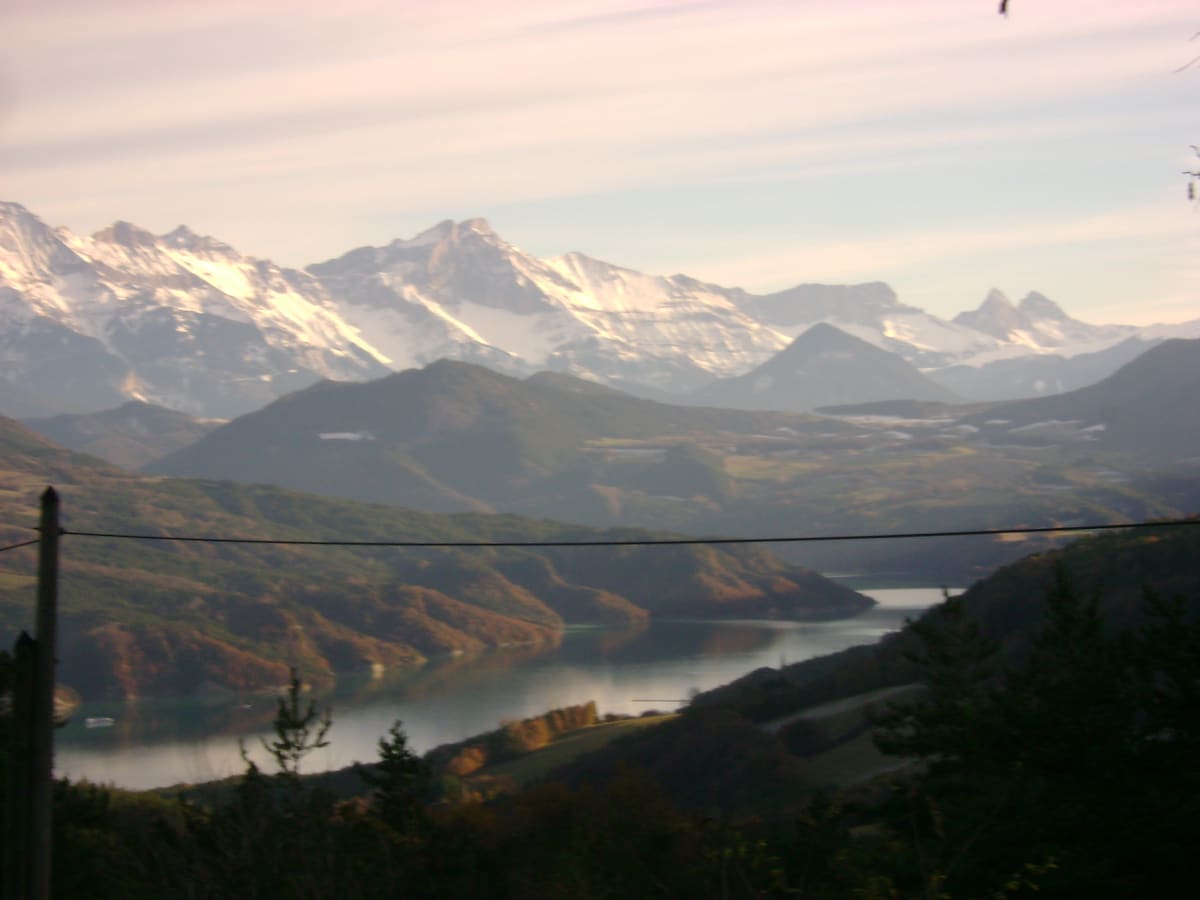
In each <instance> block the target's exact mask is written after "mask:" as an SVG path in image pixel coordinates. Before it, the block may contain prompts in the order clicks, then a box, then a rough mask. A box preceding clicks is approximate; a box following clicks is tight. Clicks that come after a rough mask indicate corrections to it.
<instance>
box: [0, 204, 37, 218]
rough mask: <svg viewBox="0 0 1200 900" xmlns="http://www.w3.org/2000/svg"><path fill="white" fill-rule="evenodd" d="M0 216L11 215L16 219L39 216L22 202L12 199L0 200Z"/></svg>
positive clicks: (7, 216)
mask: <svg viewBox="0 0 1200 900" xmlns="http://www.w3.org/2000/svg"><path fill="white" fill-rule="evenodd" d="M0 216H3V217H4V218H9V217H11V218H14V219H24V218H29V219H36V218H37V216H35V215H34V214H33V213H31V212H30V211H29V210H28V209H27V208H26V207H24V206H22V205H21V204H20V203H15V202H13V201H12V200H0Z"/></svg>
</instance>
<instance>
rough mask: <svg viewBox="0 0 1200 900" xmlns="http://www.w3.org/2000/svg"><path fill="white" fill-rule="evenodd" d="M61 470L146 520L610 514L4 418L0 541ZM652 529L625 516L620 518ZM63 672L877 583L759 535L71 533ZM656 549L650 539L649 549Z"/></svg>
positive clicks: (515, 639) (241, 670) (86, 516)
mask: <svg viewBox="0 0 1200 900" xmlns="http://www.w3.org/2000/svg"><path fill="white" fill-rule="evenodd" d="M46 484H54V485H55V486H56V487H57V488H58V489H59V492H60V494H61V496H62V500H63V511H64V525H65V527H66V528H67V529H68V530H69V531H70V530H76V531H103V532H119V533H134V534H144V535H180V534H183V535H199V536H226V537H245V538H266V537H270V538H283V539H304V540H314V539H315V540H358V541H425V542H429V541H435V542H437V541H514V540H515V541H539V540H548V539H554V540H566V541H572V540H585V539H596V538H603V537H604V536H605V533H604V532H598V531H596V530H594V529H588V528H582V527H574V526H566V525H562V524H558V523H555V522H550V521H546V520H532V519H524V518H520V517H516V516H480V515H458V516H444V515H437V514H430V513H418V512H412V511H406V510H399V509H395V508H389V507H383V506H370V505H366V504H361V503H352V502H346V501H337V500H330V499H324V498H320V497H316V496H311V495H305V494H299V493H295V492H292V491H286V490H281V489H278V488H272V487H264V486H257V487H243V486H239V485H235V484H230V483H227V482H218V481H202V480H187V479H166V478H161V477H149V476H139V475H133V474H130V473H128V472H124V471H121V470H119V469H116V468H113V467H111V466H109V465H107V464H105V463H102V462H101V461H99V460H97V459H95V458H94V457H90V456H85V455H80V454H76V453H73V452H71V451H68V450H65V449H63V448H61V447H58V446H56V445H54V444H52V443H51V442H49V441H48V440H46V439H45V438H42V437H40V436H38V435H36V434H34V433H33V432H31V431H29V430H28V429H26V428H24V427H22V426H20V425H18V424H17V423H15V422H13V421H11V420H6V419H0V523H2V524H0V541H3V542H4V543H16V542H18V541H21V540H25V539H28V537H29V536H30V535H31V533H32V532H31V531H30V528H31V527H32V526H33V525H34V524H36V520H37V496H38V494H39V493H40V492H41V490H42V488H43V487H44V486H45V485H46ZM639 534H641V535H646V534H647V532H634V531H629V530H626V531H624V532H622V537H635V536H637V535H639ZM62 554H63V565H62V588H61V607H62V608H61V622H62V628H63V634H62V639H61V642H60V655H61V659H62V666H61V677H62V679H63V680H64V681H65V682H66V683H68V684H70V685H72V686H73V687H75V688H77V689H78V690H79V691H81V692H82V693H84V694H85V695H87V696H100V695H123V696H132V695H141V694H154V693H190V692H193V691H196V690H200V689H204V688H211V687H218V688H232V689H243V688H246V689H253V688H263V687H268V686H272V685H278V684H280V683H282V682H283V681H284V680H286V675H287V667H288V665H289V664H296V665H299V666H300V667H301V669H302V671H303V672H304V673H305V674H306V677H308V678H310V679H313V680H318V681H323V680H328V678H329V677H330V676H331V674H332V673H333V672H335V671H339V670H353V669H365V668H372V667H374V668H379V667H383V668H389V667H396V666H409V665H417V664H420V663H421V662H422V661H423V660H424V659H426V658H427V657H429V656H430V655H435V654H439V653H447V652H454V651H464V650H476V649H482V648H486V647H489V646H496V645H500V644H513V643H527V642H544V641H552V640H556V639H557V636H558V634H559V632H560V630H561V628H562V626H563V625H564V624H565V623H586V622H628V621H630V620H637V619H639V618H644V617H646V616H648V615H654V614H660V613H670V614H672V615H687V614H693V615H738V616H741V615H747V616H765V615H780V616H789V617H799V618H803V617H814V616H815V617H829V616H838V615H851V614H854V613H855V612H858V611H860V610H862V609H864V608H865V606H866V605H867V604H868V603H869V601H867V600H866V599H865V598H863V597H861V596H860V595H858V594H855V593H854V592H852V591H848V590H846V589H845V588H841V587H839V586H837V585H835V584H833V583H832V582H829V581H826V580H825V579H822V578H821V577H820V576H818V575H816V574H815V573H813V572H811V571H810V570H807V569H803V568H801V567H797V566H790V565H786V564H784V563H782V562H781V561H779V560H778V559H777V558H775V557H774V556H772V555H770V554H769V553H766V552H763V551H759V550H755V549H750V548H747V549H733V550H721V549H715V548H709V547H673V548H668V550H667V552H660V551H654V550H649V549H639V548H619V549H618V548H613V549H609V548H594V549H591V550H571V549H564V550H549V549H546V550H539V549H535V548H528V549H518V550H498V549H487V548H476V549H462V550H457V551H451V550H425V551H419V550H403V549H398V548H375V549H366V548H364V549H353V548H345V547H321V548H314V547H302V546H287V547H283V546H264V545H237V544H207V543H182V542H173V541H131V540H108V539H95V538H83V537H79V536H73V535H71V534H67V535H66V536H65V537H64V539H63V547H62ZM651 554H653V555H651ZM33 567H34V548H29V549H24V550H14V551H10V552H9V553H7V554H4V555H3V556H2V557H0V636H2V639H3V640H4V641H6V642H9V643H10V642H11V640H12V638H13V637H14V636H15V633H16V631H17V630H18V629H20V628H22V627H28V626H29V625H30V624H31V617H32V607H33V585H34V568H33Z"/></svg>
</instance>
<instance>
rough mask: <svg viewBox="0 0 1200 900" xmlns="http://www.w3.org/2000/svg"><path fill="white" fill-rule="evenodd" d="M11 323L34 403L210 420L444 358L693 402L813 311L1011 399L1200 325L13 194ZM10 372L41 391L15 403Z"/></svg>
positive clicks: (489, 232)
mask: <svg viewBox="0 0 1200 900" xmlns="http://www.w3.org/2000/svg"><path fill="white" fill-rule="evenodd" d="M995 293H996V294H998V292H995ZM1001 296H1002V295H1001ZM989 310H990V312H991V314H990V315H989ZM1001 313H1003V315H1001ZM998 316H999V318H1000V319H1005V318H1007V320H1010V321H1007V325H1006V324H1005V322H1003V321H997V317H998ZM0 322H2V323H3V324H4V325H5V329H4V331H3V333H2V335H0V379H3V380H4V381H5V382H7V383H9V384H11V385H13V386H14V389H12V390H8V391H7V393H8V394H10V395H13V396H14V400H13V402H14V403H17V402H19V403H20V404H21V405H20V407H19V408H20V411H21V412H22V414H28V413H29V404H30V403H35V404H36V403H41V404H44V406H43V410H42V411H43V412H45V413H47V414H48V413H54V412H83V411H92V410H98V409H104V408H108V407H112V406H116V405H118V404H119V403H121V402H124V401H125V400H129V399H137V400H145V401H147V402H151V403H156V404H159V405H165V406H170V407H172V408H175V409H179V410H181V411H184V412H189V413H192V414H196V415H203V416H217V417H230V416H234V415H238V414H240V413H243V412H247V411H249V410H250V409H254V408H256V407H258V406H262V405H263V404H264V403H266V402H268V401H270V400H272V399H274V398H276V397H278V396H281V395H282V394H284V393H287V392H289V391H291V390H294V389H296V388H298V387H303V386H305V385H306V384H309V383H312V382H314V381H316V380H319V379H323V378H333V379H348V380H364V379H369V378H372V377H377V376H378V375H381V374H383V373H384V372H386V371H388V370H401V369H404V368H408V367H415V366H421V365H425V364H427V363H429V362H432V361H434V360H435V359H438V358H441V357H449V358H455V359H461V360H464V361H467V362H476V363H480V364H484V365H487V366H489V367H492V368H494V369H496V370H497V371H501V372H507V373H510V374H514V375H522V376H525V375H530V374H532V373H533V372H535V371H538V370H541V369H547V370H551V371H558V372H563V373H567V374H572V375H576V376H579V377H583V378H586V379H588V380H591V381H595V382H598V383H601V384H607V385H610V386H613V387H617V388H620V389H622V390H627V391H634V392H637V393H642V394H643V395H649V396H664V395H669V396H682V395H684V394H687V393H689V392H692V391H695V390H698V389H700V388H702V387H703V386H704V385H706V384H708V383H710V382H713V381H715V380H717V379H721V378H728V377H734V376H737V375H742V374H745V373H746V372H748V371H750V370H751V369H753V368H755V367H756V366H759V365H762V364H763V363H765V362H766V361H768V360H769V359H770V358H772V357H773V356H775V355H776V354H778V353H779V352H781V351H783V350H785V349H786V347H787V346H788V345H789V344H790V343H791V342H792V341H793V340H794V339H795V338H796V337H797V336H798V335H800V334H801V333H803V332H804V331H805V330H807V329H808V328H809V327H811V326H812V325H814V324H817V323H818V322H827V323H829V324H833V325H835V326H836V327H838V328H840V329H842V330H844V331H846V332H848V333H850V334H852V335H854V336H855V337H858V338H860V339H862V340H866V341H867V342H868V343H871V344H874V345H875V346H876V347H879V348H880V349H883V350H887V351H889V352H893V353H898V354H899V355H900V356H902V357H903V358H904V359H905V360H906V361H907V362H909V363H911V364H912V365H915V366H917V367H919V368H921V369H922V370H924V371H925V372H926V374H931V375H936V372H937V370H940V369H945V368H946V367H950V366H960V367H961V366H969V367H972V368H973V369H976V370H978V371H977V372H976V374H975V376H974V377H965V378H960V379H959V382H958V386H957V387H956V386H955V385H954V384H950V383H947V382H946V381H944V380H943V381H942V383H943V386H944V387H947V388H949V389H951V390H958V391H960V392H961V389H962V386H964V385H965V386H967V387H969V388H971V389H972V390H975V389H976V388H978V389H979V390H980V391H981V392H987V391H990V392H991V393H990V394H989V396H988V399H1011V398H1012V397H1013V396H1014V395H1013V394H1012V391H1014V390H1018V391H1022V392H1023V394H1019V395H1026V396H1028V395H1035V394H1036V393H1037V392H1038V390H1037V387H1038V384H1040V385H1041V386H1042V389H1043V390H1045V391H1051V390H1053V386H1054V385H1055V384H1056V383H1057V381H1058V380H1060V379H1058V378H1056V377H1055V375H1054V373H1053V372H1051V373H1050V377H1045V373H1043V374H1042V375H1041V376H1039V378H1038V379H1036V380H1034V381H1036V383H1034V381H1023V382H1019V384H1017V385H1016V386H1014V385H1012V384H1010V382H1011V378H1009V377H1008V375H1007V373H1004V374H1001V375H999V376H998V378H997V379H993V378H991V375H990V370H991V367H992V366H993V365H999V364H1001V363H1003V362H1004V361H1005V360H1010V359H1013V358H1015V357H1021V358H1029V357H1036V358H1042V359H1048V358H1050V357H1052V356H1054V355H1058V356H1062V357H1063V358H1064V359H1069V358H1071V357H1074V356H1075V355H1077V354H1079V353H1095V352H1098V351H1101V350H1104V349H1105V348H1108V347H1111V346H1113V345H1115V344H1117V343H1119V342H1120V341H1121V340H1125V339H1128V338H1130V337H1133V336H1137V335H1145V337H1146V339H1147V340H1148V341H1149V340H1161V339H1163V338H1165V337H1172V336H1183V337H1193V336H1197V335H1200V320H1197V321H1196V322H1192V323H1181V324H1180V325H1178V326H1158V327H1154V328H1147V329H1136V328H1133V327H1131V326H1119V325H1113V326H1097V325H1090V324H1088V323H1084V322H1080V321H1078V320H1075V319H1072V318H1070V317H1069V316H1066V314H1065V313H1064V312H1063V310H1062V309H1061V307H1059V306H1058V305H1057V304H1055V303H1054V302H1053V301H1051V300H1049V299H1048V298H1045V297H1043V296H1042V295H1040V294H1036V293H1031V294H1029V295H1027V296H1026V297H1025V298H1024V299H1023V300H1022V301H1021V302H1020V303H1018V304H1012V303H1011V301H1008V300H1007V299H1006V298H1004V302H1003V303H1001V302H1000V299H999V298H998V297H997V296H995V295H994V294H989V296H988V298H985V301H984V303H983V304H982V305H981V307H980V308H979V309H977V310H975V311H973V312H972V311H968V312H964V313H962V314H960V315H959V316H957V317H955V319H953V320H945V319H941V318H939V317H937V316H933V315H930V314H928V313H925V312H923V311H921V310H919V309H917V308H916V307H913V306H910V305H907V304H904V303H902V302H901V301H900V299H899V298H898V297H897V296H896V294H895V292H894V291H893V290H892V289H891V288H890V287H888V286H887V285H886V284H882V283H880V282H868V283H865V284H861V285H816V284H798V285H796V286H794V287H791V288H788V289H786V290H783V291H778V292H774V293H768V294H762V295H756V294H752V293H749V292H747V291H745V290H743V289H741V288H737V287H723V286H721V285H716V284H711V283H707V282H704V281H702V280H700V279H696V278H693V277H691V276H687V275H683V274H677V275H671V276H661V275H647V274H643V273H640V272H636V271H634V270H632V269H629V268H625V267H622V266H619V265H614V264H612V263H608V262H604V261H602V260H598V259H595V258H593V257H590V256H587V255H586V254H585V253H582V252H579V251H572V252H569V253H566V254H563V255H562V256H558V257H553V258H549V259H539V258H537V257H535V256H533V255H531V254H529V253H526V252H525V251H523V250H521V249H520V248H519V247H518V246H516V245H514V244H512V243H510V242H508V241H506V240H505V239H504V238H502V237H501V236H500V235H498V234H497V233H496V232H495V231H494V230H493V229H492V228H491V226H490V225H489V224H488V223H487V222H486V220H483V219H478V218H476V219H467V220H464V221H462V222H454V221H452V220H444V221H442V222H440V223H438V224H436V225H434V226H432V227H431V228H428V229H426V230H424V231H422V232H420V233H419V234H417V235H415V236H414V237H411V238H396V239H394V240H392V241H390V242H389V243H387V244H384V245H381V246H365V247H358V248H354V249H351V250H349V251H347V252H345V253H343V254H342V255H340V256H335V257H332V258H330V259H328V260H326V261H324V262H319V263H314V264H312V265H310V266H309V267H308V268H307V269H306V270H303V271H301V270H298V269H289V268H286V267H281V266H277V265H275V264H274V263H271V262H270V261H268V260H262V259H256V258H254V257H251V256H246V255H243V254H240V253H239V252H238V251H237V250H235V249H234V248H233V247H231V246H230V245H228V244H226V243H224V242H222V241H220V240H219V239H217V238H214V237H208V236H203V235H199V234H196V233H195V232H193V231H192V230H191V229H190V228H188V227H187V226H186V225H181V226H178V227H176V228H175V229H173V230H172V231H170V232H167V233H165V234H163V235H160V236H156V235H153V234H151V233H150V232H149V231H146V230H144V229H141V228H139V227H138V226H136V225H133V224H131V223H128V222H122V221H117V222H114V223H113V224H112V225H110V226H107V227H106V228H103V229H100V230H98V231H97V232H96V233H95V234H93V235H91V236H88V237H81V236H77V235H74V234H73V233H71V232H70V231H69V230H68V229H65V228H50V227H49V226H47V225H46V224H45V223H43V222H42V221H41V220H40V219H38V218H37V216H35V215H34V214H33V213H32V212H30V211H29V210H27V209H25V208H24V207H22V206H20V205H19V204H15V203H3V204H0ZM968 323H975V325H978V326H979V327H974V325H971V324H968ZM1192 332H1195V334H1193V333H1192ZM1104 364H1105V363H1104V360H1103V359H1100V360H1098V361H1097V365H1104ZM1118 364H1119V363H1118ZM1043 368H1045V367H1043ZM1114 368H1115V365H1113V366H1112V367H1111V368H1106V369H1102V370H1101V373H1100V374H1101V377H1102V376H1103V375H1106V374H1109V372H1111V371H1112V370H1113V369H1114ZM17 386H21V387H25V388H28V389H30V390H31V392H32V393H30V394H28V395H21V396H20V397H17V396H16V395H15V388H16V387H17ZM998 394H999V396H998ZM4 396H5V393H4V392H0V400H3V398H4ZM969 399H980V397H979V396H976V397H969Z"/></svg>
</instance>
